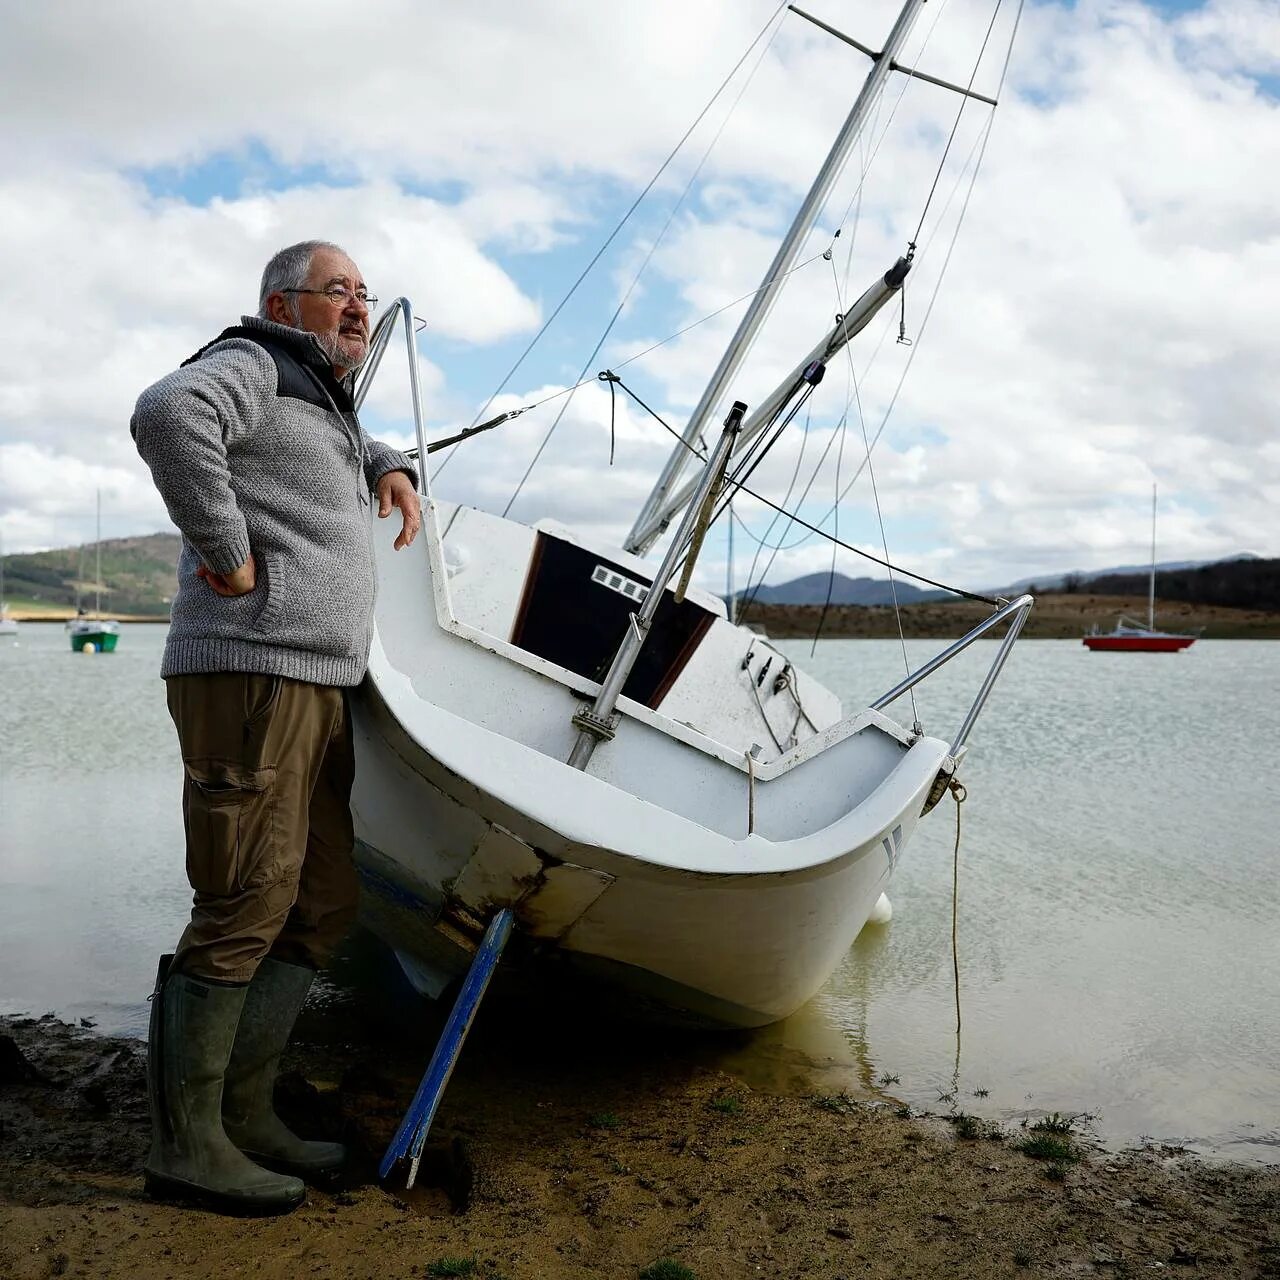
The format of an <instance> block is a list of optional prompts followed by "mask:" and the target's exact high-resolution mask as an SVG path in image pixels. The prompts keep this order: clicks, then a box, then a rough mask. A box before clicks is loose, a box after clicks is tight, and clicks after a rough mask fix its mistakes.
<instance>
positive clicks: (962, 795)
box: [947, 778, 969, 1056]
mask: <svg viewBox="0 0 1280 1280" xmlns="http://www.w3.org/2000/svg"><path fill="white" fill-rule="evenodd" d="M947 789H948V790H949V791H950V792H951V794H952V795H953V796H954V797H955V802H956V847H955V850H954V852H953V853H952V855H951V972H952V974H953V976H954V978H955V990H956V1053H957V1056H958V1055H959V1044H960V944H959V941H958V938H957V923H958V920H959V908H960V806H961V805H962V804H963V803H964V802H965V801H966V800H967V799H968V798H969V793H968V792H967V791H966V790H965V789H964V783H962V782H958V781H957V780H956V779H955V778H952V779H951V781H950V782H949V783H948V784H947Z"/></svg>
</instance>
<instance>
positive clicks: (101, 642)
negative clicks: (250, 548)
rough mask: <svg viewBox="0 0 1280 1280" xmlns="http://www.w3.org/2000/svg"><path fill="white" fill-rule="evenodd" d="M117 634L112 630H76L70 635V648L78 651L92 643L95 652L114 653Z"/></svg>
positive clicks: (117, 638)
mask: <svg viewBox="0 0 1280 1280" xmlns="http://www.w3.org/2000/svg"><path fill="white" fill-rule="evenodd" d="M119 639H120V637H119V635H118V634H117V633H116V632H114V631H78V632H73V633H72V636H71V648H72V649H73V650H74V651H75V652H76V653H80V652H82V651H83V650H84V649H85V648H87V647H88V646H89V645H93V647H94V650H95V651H96V652H97V653H114V652H115V648H116V644H117V642H118V641H119Z"/></svg>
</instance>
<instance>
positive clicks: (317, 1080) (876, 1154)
mask: <svg viewBox="0 0 1280 1280" xmlns="http://www.w3.org/2000/svg"><path fill="white" fill-rule="evenodd" d="M579 1007H580V1006H579ZM598 1010H599V1006H598V1005H597V1006H596V1007H595V1011H593V1014H592V1019H591V1025H589V1026H584V1025H582V1023H581V1020H580V1019H578V1018H576V1017H575V1013H574V1008H573V1006H571V1005H560V1006H555V1005H550V1004H547V1003H545V1002H543V1001H540V1000H539V999H537V998H533V999H530V998H528V996H527V994H526V993H521V992H519V991H505V992H504V991H503V990H500V989H499V990H498V991H497V994H496V995H493V994H491V996H490V999H489V1001H487V1002H486V1005H485V1007H484V1008H483V1009H482V1010H481V1013H480V1017H479V1019H478V1021H477V1024H476V1028H475V1030H474V1032H473V1034H472V1038H471V1040H470V1041H469V1042H468V1044H467V1047H466V1050H465V1051H464V1054H463V1057H462V1060H461V1062H460V1064H459V1066H458V1069H457V1070H456V1072H455V1074H454V1078H453V1081H452V1083H451V1085H450V1087H449V1091H448V1093H447V1095H446V1097H445V1101H444V1103H443V1105H442V1107H441V1111H440V1114H439V1116H438V1118H437V1121H436V1126H435V1129H434V1131H433V1135H432V1139H431V1142H430V1145H429V1147H428V1150H427V1153H426V1158H425V1159H424V1163H423V1167H422V1171H421V1174H420V1178H419V1186H418V1187H417V1188H415V1189H414V1191H412V1192H408V1193H406V1192H405V1191H404V1190H403V1187H404V1178H403V1173H400V1174H398V1175H395V1176H393V1178H392V1179H390V1180H389V1182H388V1184H387V1186H386V1187H385V1188H384V1187H383V1186H380V1185H379V1184H378V1182H377V1180H376V1167H375V1166H376V1163H377V1160H378V1158H379V1156H380V1155H381V1152H382V1151H383V1150H384V1148H385V1146H386V1144H387V1142H388V1141H389V1139H390V1137H391V1134H392V1133H393V1131H394V1129H395V1126H396V1124H397V1123H398V1121H399V1118H400V1116H401V1114H402V1113H403V1109H404V1107H405V1106H406V1105H407V1103H408V1101H409V1099H410V1097H411V1096H412V1093H413V1090H414V1088H415V1086H416V1083H417V1079H418V1076H419V1074H420V1073H421V1071H422V1069H423V1068H424V1066H425V1064H426V1061H427V1058H428V1057H429V1054H430V1048H431V1045H432V1044H433V1043H434V1036H435V1033H436V1031H437V1029H438V1026H439V1018H438V1017H437V1015H435V1014H433V1013H424V1012H423V1010H422V1007H421V1006H412V1007H410V1006H401V1007H399V1008H385V1007H384V1008H378V1007H373V1006H371V1005H370V1004H369V1003H368V1001H367V1000H366V999H365V998H364V997H363V996H356V997H354V998H348V1000H347V1003H346V1004H344V1005H343V1006H342V1007H341V1008H335V1007H334V1006H333V1005H330V1006H328V1007H325V1005H324V1002H323V1000H317V1001H316V1002H315V1003H314V1005H313V1006H309V1007H308V1010H307V1011H306V1012H304V1015H303V1021H302V1022H301V1023H300V1026H299V1034H298V1036H297V1038H296V1041H295V1044H294V1046H292V1047H291V1050H290V1053H289V1055H288V1060H287V1062H286V1066H287V1068H288V1070H287V1073H286V1075H285V1076H284V1077H283V1079H282V1082H281V1088H280V1091H279V1106H280V1109H281V1112H282V1114H285V1115H286V1117H287V1118H289V1119H290V1120H291V1122H292V1123H293V1124H294V1125H295V1127H296V1128H297V1129H298V1130H299V1131H300V1132H303V1133H306V1134H309V1135H312V1136H333V1135H335V1134H338V1133H341V1134H342V1135H343V1136H344V1137H345V1140H346V1141H347V1142H348V1143H349V1144H350V1145H351V1147H352V1148H353V1151H354V1153H355V1158H354V1162H353V1167H352V1169H351V1171H350V1175H349V1177H348V1178H347V1179H346V1181H345V1183H344V1185H343V1186H342V1188H341V1189H335V1190H331V1191H329V1192H321V1191H314V1190H313V1191H311V1192H310V1195H309V1200H308V1202H307V1204H306V1205H305V1206H303V1207H302V1208H301V1209H299V1210H297V1211H296V1212H295V1213H293V1214H292V1215H290V1216H288V1217H285V1218H279V1219H260V1220H236V1219H227V1218H221V1217H217V1216H214V1215H212V1214H209V1213H205V1212H200V1211H196V1210H190V1209H182V1208H176V1207H172V1206H165V1205H157V1204H154V1203H152V1202H151V1201H149V1200H148V1199H146V1198H145V1196H144V1195H143V1192H142V1187H141V1179H140V1177H139V1175H138V1169H139V1166H140V1163H141V1161H142V1158H143V1156H144V1154H145V1150H146V1145H147V1140H148V1120H147V1108H146V1093H145V1081H144V1061H145V1059H144V1054H145V1047H144V1046H143V1045H142V1044H140V1043H139V1042H137V1041H133V1040H120V1039H110V1038H106V1037H101V1036H98V1035H96V1034H95V1033H94V1032H93V1031H92V1029H90V1028H80V1027H70V1026H67V1025H66V1024H65V1023H61V1022H58V1021H57V1020H55V1019H53V1018H52V1017H47V1016H46V1017H44V1018H38V1019H37V1018H22V1019H8V1020H0V1123H2V1125H3V1128H2V1131H0V1276H3V1277H4V1278H5V1280H27V1278H29V1277H38V1278H43V1277H47V1276H92V1277H106V1278H108V1280H117V1278H118V1280H124V1278H125V1277H130V1278H134V1277H136V1278H138V1280H159V1278H161V1277H211V1278H212V1277H223V1276H240V1275H245V1276H255V1277H264V1278H266V1280H294V1278H295V1277H302V1276H321V1277H361V1278H364V1277H375V1276H376V1277H379V1280H383V1278H385V1280H397V1278H399V1277H424V1276H440V1275H469V1276H472V1277H475V1278H476V1280H501V1278H503V1277H505V1278H506V1280H534V1278H535V1277H536V1278H539V1280H542V1278H546V1280H561V1278H564V1280H569V1278H570V1277H572V1278H574V1280H578V1278H582V1280H585V1278H587V1277H592V1278H593V1280H594V1278H600V1280H608V1278H611V1277H618V1278H619V1280H622V1278H623V1277H626V1278H628V1280H637V1278H641V1277H649V1280H682V1278H683V1280H688V1277H689V1276H693V1277H696V1278H697V1280H718V1278H720V1277H724V1278H726V1280H728V1278H736V1277H760V1276H767V1277H825V1278H827V1280H836V1278H837V1277H844V1278H846V1280H852V1277H855V1276H856V1277H866V1276H872V1277H885V1278H886V1280H887V1278H889V1277H894V1278H899V1277H987V1276H1024V1275H1025V1276H1075V1275H1109V1276H1136V1275H1139V1274H1141V1275H1148V1274H1155V1273H1169V1274H1174V1275H1182V1274H1186V1275H1196V1276H1214V1277H1219V1276H1220V1277H1224V1278H1226V1277H1230V1280H1249V1278H1251V1277H1280V1169H1277V1168H1263V1167H1256V1166H1254V1167H1242V1166H1225V1165H1206V1164H1201V1163H1198V1162H1196V1161H1194V1160H1192V1159H1190V1158H1188V1157H1187V1156H1185V1154H1183V1153H1180V1152H1178V1151H1176V1150H1171V1149H1168V1148H1153V1149H1147V1150H1142V1151H1134V1152H1127V1153H1122V1154H1117V1153H1114V1152H1106V1151H1104V1150H1102V1149H1101V1148H1100V1147H1099V1146H1098V1145H1097V1144H1096V1143H1093V1142H1091V1141H1090V1139H1089V1137H1088V1134H1087V1129H1086V1130H1084V1131H1082V1126H1081V1125H1080V1124H1076V1125H1073V1126H1072V1131H1071V1132H1070V1133H1068V1134H1065V1135H1063V1134H1057V1133H1053V1132H1045V1131H1044V1130H1039V1131H1038V1130H1035V1129H1033V1128H1032V1127H1030V1126H1031V1123H1032V1118H1029V1121H1028V1124H1027V1125H1026V1126H1015V1127H1012V1128H1008V1129H1004V1130H1000V1129H997V1128H994V1127H992V1126H989V1125H987V1124H986V1123H984V1122H980V1121H976V1120H973V1119H972V1118H966V1117H964V1116H963V1115H962V1114H960V1113H958V1112H957V1109H956V1106H955V1105H954V1104H952V1105H951V1107H950V1108H949V1110H950V1114H949V1115H948V1114H939V1115H935V1116H916V1115H911V1114H910V1113H909V1112H907V1111H906V1109H905V1108H903V1107H901V1106H899V1105H898V1104H896V1103H895V1102H894V1101H893V1100H892V1099H890V1098H887V1097H886V1096H884V1095H880V1096H875V1095H873V1094H870V1093H868V1094H867V1096H865V1097H854V1096H849V1095H845V1094H823V1093H820V1092H815V1091H809V1092H806V1091H805V1090H804V1089H803V1087H801V1088H800V1089H799V1090H798V1091H797V1090H796V1089H795V1088H794V1087H793V1088H792V1089H791V1090H790V1091H787V1092H780V1091H778V1090H776V1089H762V1088H759V1087H757V1088H754V1089H753V1088H751V1087H749V1085H748V1084H747V1083H746V1082H745V1081H744V1080H743V1078H741V1077H740V1076H738V1075H735V1074H730V1073H728V1072H726V1071H725V1070H723V1069H722V1068H721V1067H720V1066H719V1065H717V1063H721V1062H724V1061H726V1060H727V1059H726V1058H725V1056H724V1055H723V1054H722V1053H719V1052H713V1051H711V1050H710V1048H709V1044H710V1042H709V1040H708V1038H707V1037H705V1036H701V1037H700V1036H697V1035H692V1034H690V1033H687V1032H684V1033H681V1032H673V1031H669V1030H667V1031H663V1030H660V1029H656V1028H653V1027H646V1026H643V1025H637V1024H634V1023H630V1022H617V1023H613V1022H610V1021H609V1020H608V1019H607V1018H606V1017H603V1016H602V1015H600V1014H599V1012H598ZM410 1028H413V1030H412V1031H410V1030H409V1029H410ZM4 1037H9V1038H11V1043H10V1044H8V1045H6V1043H5V1040H4ZM716 1043H720V1042H719V1041H716ZM810 1065H812V1066H813V1067H814V1072H813V1074H812V1075H811V1076H810V1077H809V1078H810V1079H811V1080H817V1079H820V1074H821V1073H820V1067H821V1064H820V1063H814V1064H810ZM804 1074H805V1073H804V1072H799V1073H798V1076H797V1078H803V1076H804ZM779 1078H781V1077H779ZM794 1083H795V1081H794V1080H793V1081H792V1085H793V1086H794ZM757 1084H758V1080H757ZM940 1107H943V1109H944V1110H946V1109H947V1108H946V1107H945V1104H940ZM1029 1139H1034V1140H1038V1141H1040V1142H1041V1143H1044V1142H1045V1141H1046V1140H1048V1142H1049V1143H1050V1144H1052V1143H1055V1142H1056V1143H1058V1144H1060V1147H1059V1153H1058V1155H1057V1156H1056V1157H1054V1156H1053V1155H1052V1154H1051V1155H1050V1158H1048V1159H1046V1158H1036V1157H1035V1156H1033V1155H1032V1154H1028V1153H1027V1152H1025V1151H1024V1150H1023V1149H1022V1147H1023V1145H1024V1144H1025V1143H1026V1142H1027V1141H1028V1140H1029ZM682 1268H683V1269H682Z"/></svg>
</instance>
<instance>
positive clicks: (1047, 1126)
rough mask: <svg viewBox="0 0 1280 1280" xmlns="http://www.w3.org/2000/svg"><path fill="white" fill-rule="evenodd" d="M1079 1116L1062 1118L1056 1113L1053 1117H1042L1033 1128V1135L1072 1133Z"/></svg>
mask: <svg viewBox="0 0 1280 1280" xmlns="http://www.w3.org/2000/svg"><path fill="white" fill-rule="evenodd" d="M1079 1119H1080V1117H1079V1116H1060V1115H1059V1114H1058V1113H1057V1112H1056V1111H1055V1112H1054V1113H1053V1115H1051V1116H1041V1117H1040V1119H1039V1120H1037V1121H1036V1122H1035V1123H1034V1124H1033V1125H1032V1126H1031V1131H1032V1132H1033V1133H1070V1132H1071V1131H1072V1130H1073V1129H1074V1128H1075V1124H1076V1121H1077V1120H1079Z"/></svg>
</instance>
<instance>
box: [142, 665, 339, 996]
mask: <svg viewBox="0 0 1280 1280" xmlns="http://www.w3.org/2000/svg"><path fill="white" fill-rule="evenodd" d="M165 683H166V684H167V686H168V699H169V714H170V715H171V716H172V717H173V723H174V724H175V725H176V726H177V729H178V741H179V743H180V744H181V747H182V764H183V769H184V773H185V777H184V779H183V793H182V815H183V819H184V821H185V825H186V835H187V877H188V879H189V880H190V881H191V887H192V889H194V890H195V898H194V901H193V905H192V909H191V923H190V924H189V925H187V928H186V931H185V932H184V933H183V935H182V938H181V940H180V941H179V943H178V949H177V953H176V955H175V957H174V963H173V971H174V972H177V971H178V970H179V969H181V970H183V971H184V972H186V973H190V974H193V975H195V976H197V977H201V978H206V979H213V980H214V981H218V982H232V983H240V982H248V981H249V980H250V979H251V978H252V977H253V975H254V972H255V970H256V969H257V967H258V964H259V962H260V961H262V960H263V959H264V958H265V957H266V956H268V955H270V956H271V957H272V958H273V959H276V960H281V961H284V962H285V963H287V964H296V965H306V966H309V967H311V968H319V967H320V966H321V965H322V964H324V962H325V961H326V960H327V959H328V957H329V955H330V953H331V952H332V951H333V949H334V947H335V946H337V944H338V943H339V942H340V941H341V939H342V937H343V935H344V934H345V933H346V931H347V929H348V928H349V927H350V925H351V923H352V921H353V919H354V918H355V912H356V899H357V893H358V887H357V880H356V871H355V866H354V863H353V862H352V858H351V849H352V843H353V839H354V835H353V830H352V823H351V805H350V801H351V783H352V780H353V778H354V775H355V762H354V756H353V754H352V744H351V728H350V721H349V718H348V713H347V706H346V700H345V691H344V690H343V689H340V688H334V687H332V686H329V685H318V684H308V683H306V682H305V681H301V680H288V679H285V678H284V677H282V676H263V675H247V674H239V673H234V672H223V673H217V674H211V675H191V676H170V677H169V678H168V679H167V680H166V682H165Z"/></svg>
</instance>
